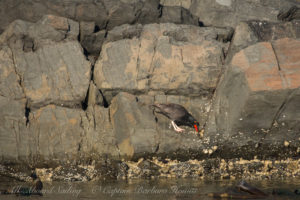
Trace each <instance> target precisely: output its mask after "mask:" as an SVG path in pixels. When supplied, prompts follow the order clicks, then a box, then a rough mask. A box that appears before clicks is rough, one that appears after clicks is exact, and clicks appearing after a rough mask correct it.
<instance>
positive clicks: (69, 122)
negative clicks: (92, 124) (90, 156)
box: [29, 105, 84, 162]
mask: <svg viewBox="0 0 300 200" xmlns="http://www.w3.org/2000/svg"><path fill="white" fill-rule="evenodd" d="M83 115H84V113H83V111H81V110H76V109H70V108H63V107H59V106H55V105H48V106H45V107H42V108H40V109H37V110H34V111H31V112H30V114H29V130H30V133H31V141H32V143H31V145H32V149H33V152H31V154H32V155H35V156H37V157H38V158H39V160H38V162H41V161H44V160H45V161H49V160H51V159H58V160H60V161H62V162H66V161H67V160H72V159H75V158H77V157H78V154H79V151H80V150H81V140H82V136H83V135H84V134H83V133H84V131H83V128H82V127H81V116H83Z"/></svg>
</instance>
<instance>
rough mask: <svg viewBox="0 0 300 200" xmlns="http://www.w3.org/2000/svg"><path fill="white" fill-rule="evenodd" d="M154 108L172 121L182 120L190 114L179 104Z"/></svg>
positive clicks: (158, 105)
mask: <svg viewBox="0 0 300 200" xmlns="http://www.w3.org/2000/svg"><path fill="white" fill-rule="evenodd" d="M154 106H155V107H157V108H158V109H159V110H160V111H161V112H162V114H164V115H166V116H167V117H169V118H170V119H172V120H174V119H180V118H181V117H184V116H185V115H186V114H187V113H188V112H187V111H186V109H185V108H184V107H183V106H181V105H178V104H154Z"/></svg>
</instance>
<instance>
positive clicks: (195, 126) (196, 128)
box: [194, 124, 199, 133]
mask: <svg viewBox="0 0 300 200" xmlns="http://www.w3.org/2000/svg"><path fill="white" fill-rule="evenodd" d="M194 128H195V130H196V131H197V132H198V133H199V129H198V126H197V124H194Z"/></svg>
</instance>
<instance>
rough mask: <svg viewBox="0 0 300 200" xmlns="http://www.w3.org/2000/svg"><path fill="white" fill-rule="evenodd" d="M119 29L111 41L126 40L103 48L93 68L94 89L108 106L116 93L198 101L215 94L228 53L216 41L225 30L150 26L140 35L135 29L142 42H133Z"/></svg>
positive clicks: (133, 40) (224, 47)
mask: <svg viewBox="0 0 300 200" xmlns="http://www.w3.org/2000/svg"><path fill="white" fill-rule="evenodd" d="M119 30H120V31H121V33H119V36H118V35H117V34H116V31H113V36H112V37H111V36H110V32H109V33H108V38H112V39H111V40H114V38H118V37H121V38H125V39H123V40H117V41H114V42H107V43H105V44H104V45H103V47H102V51H101V54H100V57H99V59H98V60H97V62H96V64H95V69H94V80H95V84H96V85H97V87H98V88H99V89H101V91H102V92H103V94H104V96H105V97H106V98H107V99H108V101H110V99H111V98H112V96H114V95H115V94H116V93H118V91H130V92H131V93H136V94H138V93H144V92H145V91H150V90H154V91H162V92H164V93H166V94H177V95H188V96H193V95H194V96H195V95H196V96H199V95H210V94H211V92H212V91H213V90H214V89H215V87H216V84H217V82H218V79H219V76H220V74H221V69H222V62H223V51H224V49H226V48H227V45H226V44H224V43H223V42H218V41H217V40H216V39H217V38H218V34H219V32H222V34H223V33H224V32H226V31H224V30H225V29H217V28H199V27H195V26H188V25H178V26H177V25H174V24H151V25H145V26H144V27H143V29H142V31H140V27H139V26H135V28H133V29H132V30H133V31H132V33H135V34H136V35H139V34H140V37H139V38H137V37H133V38H132V39H126V37H127V36H128V34H123V33H124V32H125V28H122V29H119ZM123 30H124V31H123ZM134 30H136V31H134ZM125 33H126V32H125ZM227 34H228V35H229V34H231V32H230V30H227ZM131 36H132V35H131ZM194 52H197V53H196V54H195V53H194ZM174 69H176V70H174Z"/></svg>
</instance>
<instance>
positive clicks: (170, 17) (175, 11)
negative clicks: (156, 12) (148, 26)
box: [159, 6, 199, 25]
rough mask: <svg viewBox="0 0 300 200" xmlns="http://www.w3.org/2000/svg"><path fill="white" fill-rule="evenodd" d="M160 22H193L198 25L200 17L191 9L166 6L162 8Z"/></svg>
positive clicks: (192, 23)
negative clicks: (194, 14) (193, 13)
mask: <svg viewBox="0 0 300 200" xmlns="http://www.w3.org/2000/svg"><path fill="white" fill-rule="evenodd" d="M159 20H160V23H175V24H191V25H198V23H199V22H198V18H197V17H195V16H193V15H192V14H191V13H190V12H189V10H187V9H185V8H182V7H176V6H174V7H173V6H164V7H163V8H162V16H161V18H160V19H159Z"/></svg>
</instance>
